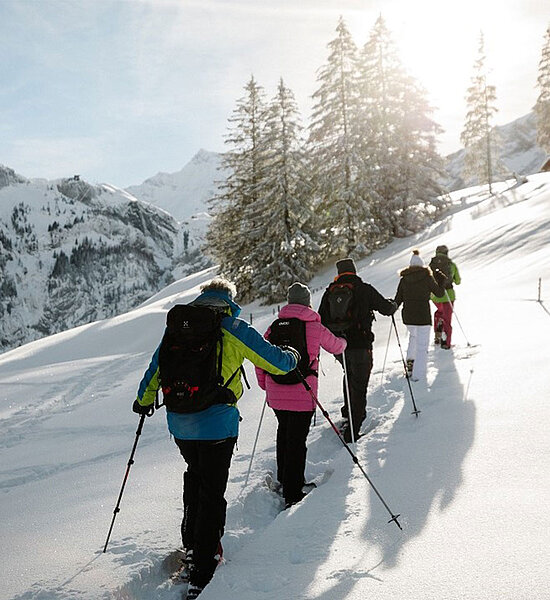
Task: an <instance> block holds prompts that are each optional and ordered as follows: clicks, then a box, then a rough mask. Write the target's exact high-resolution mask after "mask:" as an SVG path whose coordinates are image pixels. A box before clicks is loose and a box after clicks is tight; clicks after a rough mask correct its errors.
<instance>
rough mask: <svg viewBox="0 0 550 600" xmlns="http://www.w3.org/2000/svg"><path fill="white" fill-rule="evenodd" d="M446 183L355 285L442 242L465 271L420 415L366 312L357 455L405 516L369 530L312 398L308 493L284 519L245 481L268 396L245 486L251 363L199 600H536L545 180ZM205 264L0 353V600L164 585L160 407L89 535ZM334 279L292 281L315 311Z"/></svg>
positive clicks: (417, 387) (174, 456)
mask: <svg viewBox="0 0 550 600" xmlns="http://www.w3.org/2000/svg"><path fill="white" fill-rule="evenodd" d="M511 184H512V183H511V182H510V184H509V185H511ZM503 187H504V188H505V187H508V186H503ZM453 198H454V200H455V205H456V208H457V210H456V212H454V213H453V214H452V215H451V216H449V217H448V218H446V219H444V220H443V221H442V222H440V223H437V224H436V225H434V226H433V227H431V228H430V229H429V230H427V231H425V232H423V233H421V234H418V235H416V236H414V237H412V238H407V239H403V240H397V241H395V242H394V243H392V244H391V245H390V246H388V247H387V248H385V249H383V250H382V251H380V252H378V253H377V254H375V255H373V256H371V257H369V258H367V259H365V260H363V261H360V262H359V263H358V266H359V274H360V275H361V276H362V277H363V279H365V280H367V281H370V282H371V283H372V284H374V285H375V286H376V287H377V288H378V289H379V290H380V291H381V292H382V293H383V294H384V295H385V296H388V297H392V296H393V295H394V293H395V290H396V288H397V283H398V271H399V270H400V269H401V268H403V267H405V266H406V265H407V264H408V260H409V256H410V251H411V249H412V248H414V247H418V248H419V249H420V251H421V255H422V256H423V257H424V258H425V259H429V257H430V256H431V255H432V253H433V252H434V250H435V247H436V246H437V245H438V244H442V243H443V244H446V245H447V246H449V248H450V254H451V256H452V257H453V258H454V259H455V260H456V262H457V264H458V266H459V269H460V272H461V275H462V279H463V283H462V285H460V286H458V288H457V302H456V306H455V308H456V316H457V317H458V320H457V319H455V322H454V334H453V336H454V337H453V343H454V347H453V348H452V349H451V350H450V351H443V350H440V349H434V348H433V347H431V348H430V353H429V364H428V384H427V386H426V385H421V384H419V383H414V384H413V392H414V395H415V401H416V404H417V406H418V408H419V409H420V410H421V411H422V412H421V413H420V415H419V416H418V418H415V417H414V416H413V415H411V410H412V402H411V398H410V394H409V390H408V387H407V385H406V380H405V379H404V377H403V369H402V364H401V358H400V352H399V347H398V345H397V342H396V337H395V335H393V334H392V335H391V336H389V334H390V323H391V321H390V320H389V319H388V318H386V317H382V316H379V317H378V320H377V321H376V323H375V325H374V330H375V333H376V335H377V339H376V343H375V349H374V356H375V367H374V370H373V374H372V377H371V382H370V386H369V409H368V415H367V419H366V421H365V423H364V426H363V431H364V432H365V433H366V435H364V436H363V437H362V438H361V439H360V440H359V442H358V443H357V444H356V445H355V448H354V450H355V452H356V454H357V456H358V458H359V461H360V462H361V464H362V465H363V467H364V468H365V470H366V471H367V473H368V474H369V477H370V478H371V480H372V481H373V483H374V484H375V485H376V487H377V489H378V490H379V492H380V493H381V494H382V496H383V497H384V499H385V501H386V502H387V504H388V505H389V506H390V508H391V510H392V511H393V512H394V513H400V514H401V517H400V522H401V524H402V526H403V531H400V530H399V529H398V528H397V527H396V526H395V525H394V524H393V523H390V524H387V521H388V519H389V515H388V513H387V512H386V509H385V508H384V506H383V505H382V504H381V502H380V501H379V499H378V498H377V497H376V495H375V494H374V493H373V491H372V489H371V488H370V486H369V484H368V482H367V480H366V479H365V478H364V477H363V475H362V474H361V472H360V471H359V469H358V468H357V467H355V466H354V465H353V462H352V460H351V458H350V456H349V455H348V453H347V452H346V451H345V449H344V448H343V447H342V445H341V442H340V441H339V439H338V438H337V437H336V435H335V434H334V432H333V431H332V429H331V428H330V427H329V425H328V423H327V422H326V421H325V419H324V418H323V416H322V415H321V414H320V413H319V412H318V413H317V418H316V424H315V426H314V427H312V430H311V433H310V437H309V440H308V445H309V453H308V465H307V473H306V474H307V479H308V480H309V479H316V480H318V481H319V482H320V485H319V487H318V488H317V489H316V490H314V491H313V492H311V493H310V494H309V495H308V496H307V497H306V499H305V500H304V501H303V502H302V503H300V504H299V505H297V506H295V507H293V508H292V509H290V510H288V511H285V512H282V513H281V512H280V508H281V506H280V501H279V499H278V497H277V496H276V495H275V494H273V493H272V492H270V491H269V490H268V489H267V487H266V486H264V485H263V483H262V481H263V478H264V474H265V472H266V471H268V470H271V469H273V468H274V466H275V429H276V424H275V419H274V417H273V414H272V413H271V411H270V410H269V409H268V410H266V411H265V417H264V420H263V423H262V426H261V430H260V436H259V441H258V446H257V449H256V456H255V459H254V462H253V464H252V468H251V472H250V477H249V480H248V484H247V485H246V487H244V488H243V484H244V482H245V478H246V474H247V471H248V469H249V466H250V456H251V451H252V447H253V443H254V439H255V436H256V432H257V429H258V424H259V419H260V415H261V411H262V406H263V395H262V392H261V391H260V390H259V389H258V387H257V386H256V384H255V381H254V376H253V369H252V368H251V366H250V365H249V364H248V365H247V371H248V375H249V380H250V381H251V383H252V390H250V391H247V392H246V393H245V396H244V397H243V398H242V399H241V400H240V402H239V406H240V409H241V413H242V416H243V422H242V424H241V435H240V438H239V444H238V451H237V452H236V454H235V456H234V459H233V464H232V468H231V474H230V481H229V486H228V492H227V498H228V502H229V508H228V514H227V528H226V533H225V536H224V539H223V542H224V547H225V556H226V559H227V562H226V563H225V564H224V565H222V566H221V567H220V568H219V569H218V571H217V573H216V575H215V578H214V580H213V581H212V583H211V584H210V585H209V586H208V587H207V588H206V589H205V591H204V592H203V594H202V595H201V600H213V599H218V600H222V599H223V600H231V599H239V600H286V599H288V600H296V599H298V598H299V599H304V600H305V599H308V600H309V599H317V600H340V599H344V598H345V599H357V600H359V599H364V598H373V599H374V598H376V599H377V600H390V599H391V600H396V599H399V600H432V599H433V600H455V599H457V600H458V599H465V600H478V599H483V600H523V599H525V600H535V599H536V600H539V599H540V600H544V599H546V598H550V592H549V591H548V590H549V589H550V576H549V575H548V545H549V542H550V539H549V538H550V536H549V533H548V532H549V531H550V517H549V515H550V510H549V509H550V506H549V497H550V489H549V488H550V459H549V456H550V453H549V452H548V431H549V430H550V416H549V414H550V409H549V404H548V401H549V396H548V388H549V385H548V384H549V375H548V363H549V360H550V346H549V344H548V339H549V333H550V174H540V175H534V176H530V177H529V180H528V182H527V183H525V184H523V185H521V186H519V187H516V188H513V189H508V190H507V191H504V192H502V193H500V194H499V195H497V196H496V197H495V198H487V194H486V193H484V192H483V191H482V190H479V189H470V190H463V191H461V192H455V193H454V194H453ZM214 273H215V270H214V269H211V270H209V271H205V272H203V273H200V274H197V275H194V276H191V277H189V278H186V279H183V280H180V281H178V282H176V283H175V284H172V285H171V286H170V287H169V288H167V289H166V290H165V291H164V292H163V293H160V294H158V295H157V296H155V297H154V298H152V299H151V300H150V301H149V302H147V303H145V304H144V305H142V306H141V307H139V308H137V309H136V310H133V311H132V312H130V313H127V314H125V315H122V316H120V317H117V318H113V319H109V320H106V321H100V322H97V323H93V324H91V325H86V326H83V327H80V328H77V329H73V330H70V331H67V332H65V333H61V334H58V335H55V336H52V337H50V338H47V339H44V340H40V341H37V342H33V343H31V344H28V345H26V346H23V347H21V348H19V349H17V350H13V351H11V352H9V353H6V354H4V355H1V356H0V418H1V419H2V422H1V424H2V427H1V429H0V449H1V450H0V451H1V467H0V488H1V492H2V493H1V494H0V502H1V504H0V508H1V515H2V520H1V540H2V543H1V548H2V550H1V552H2V578H1V579H2V580H1V584H0V598H2V599H4V598H5V599H8V598H9V599H12V598H13V599H17V600H23V599H25V600H34V599H36V600H47V599H61V600H66V599H73V598H74V599H96V598H98V599H99V598H113V599H119V600H127V599H136V600H140V599H143V600H145V599H148V600H150V599H159V600H169V599H176V598H180V597H181V592H182V590H181V588H176V587H174V586H172V584H171V583H170V582H169V581H168V579H167V576H166V575H165V573H163V571H162V569H161V564H162V561H163V559H164V558H165V557H166V556H167V555H168V554H169V553H170V552H171V551H173V550H174V549H175V548H177V547H178V545H179V543H180V540H179V523H180V519H181V474H182V467H183V462H182V460H181V459H180V457H179V454H178V451H177V448H176V446H175V444H174V443H173V441H171V440H170V438H169V435H168V433H167V430H166V425H165V419H164V413H163V412H162V411H160V412H159V413H157V414H155V416H154V417H153V418H150V419H147V420H146V422H145V427H144V429H143V434H142V436H141V437H140V440H139V445H138V448H137V453H136V457H135V464H134V465H133V467H132V468H131V471H130V476H129V479H128V483H127V485H126V490H125V493H124V496H123V499H122V503H121V511H120V513H119V514H118V516H117V519H116V522H115V526H114V530H113V534H112V538H111V542H110V545H109V548H108V551H107V553H106V554H103V553H102V549H103V545H104V543H105V538H106V535H107V531H108V528H109V524H110V521H111V518H112V514H113V509H114V506H115V503H116V500H117V497H118V493H119V490H120V486H121V484H122V480H123V476H124V473H125V470H126V465H127V461H128V458H129V453H130V450H131V447H132V444H133V442H134V438H135V433H136V427H137V424H138V417H137V416H136V415H135V414H133V413H132V412H131V404H132V401H133V399H134V397H135V392H136V388H137V385H138V383H139V380H140V378H141V376H142V373H143V371H144V370H145V368H146V367H147V364H148V361H149V357H150V354H151V352H152V351H153V350H154V348H155V347H156V345H157V343H158V341H159V337H160V334H161V331H162V328H163V323H164V318H165V313H166V310H167V309H168V308H169V307H170V306H172V305H173V304H174V303H175V302H178V301H179V302H185V301H188V300H190V299H191V298H193V297H194V296H195V295H196V294H197V292H198V289H199V286H200V284H201V282H203V281H206V280H208V279H209V278H211V277H212V276H213V274H214ZM333 276H334V268H333V267H332V266H330V267H327V268H326V269H324V270H322V271H320V272H319V273H318V274H317V276H316V277H315V278H314V279H313V281H312V282H310V285H311V287H312V288H313V289H314V290H315V292H314V306H315V307H317V306H318V303H319V301H320V297H321V294H322V289H324V287H325V286H326V285H327V284H328V282H329V281H330V280H331V279H332V278H333ZM539 278H540V279H541V280H542V286H541V299H542V300H543V302H542V303H540V302H537V299H538V294H539ZM545 299H546V300H547V302H544V300H545ZM274 308H276V307H265V306H261V305H260V304H259V303H254V304H253V305H248V306H245V307H243V313H242V314H243V316H244V317H245V318H250V315H251V314H252V316H253V321H254V325H255V326H256V327H257V328H258V329H259V330H260V331H262V332H263V331H264V330H265V328H266V327H267V326H268V325H269V323H270V322H271V320H272V318H273V309H274ZM396 321H397V323H398V330H399V335H400V340H401V344H402V346H405V345H406V338H407V336H406V330H405V328H404V326H403V325H402V323H401V319H400V317H399V316H398V317H397V319H396ZM388 340H389V345H388ZM386 349H387V356H386ZM384 359H385V360H384ZM322 366H323V369H322V370H323V372H322V374H321V380H320V393H319V399H320V401H321V403H322V404H323V406H324V407H325V408H326V409H327V410H328V411H329V413H330V415H331V417H332V418H333V419H334V420H335V421H336V422H337V423H338V421H339V407H340V404H341V402H342V393H341V371H340V366H339V365H338V364H337V363H336V362H335V361H334V359H333V358H332V357H331V356H329V355H326V354H323V356H322Z"/></svg>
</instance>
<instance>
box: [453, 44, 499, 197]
mask: <svg viewBox="0 0 550 600" xmlns="http://www.w3.org/2000/svg"><path fill="white" fill-rule="evenodd" d="M486 59H487V57H486V55H485V41H484V36H483V32H481V33H480V36H479V45H478V53H477V58H476V60H475V62H474V74H473V76H472V80H471V85H470V87H469V88H468V90H467V94H466V104H467V113H466V122H465V124H464V129H463V131H462V133H461V134H460V141H461V142H462V143H463V144H464V149H465V156H464V172H463V174H464V179H465V180H466V181H468V182H469V183H473V182H476V181H477V183H479V184H485V183H487V184H489V193H491V194H492V193H493V189H492V182H493V181H494V180H495V178H498V177H501V176H503V175H504V174H505V172H506V168H505V167H504V166H503V165H502V163H500V160H499V157H498V154H499V140H498V136H497V132H496V130H495V129H494V127H493V126H492V120H493V117H494V115H495V114H496V113H497V111H498V109H497V108H496V106H495V102H496V88H495V86H494V85H489V84H488V83H487V69H486V66H485V61H486Z"/></svg>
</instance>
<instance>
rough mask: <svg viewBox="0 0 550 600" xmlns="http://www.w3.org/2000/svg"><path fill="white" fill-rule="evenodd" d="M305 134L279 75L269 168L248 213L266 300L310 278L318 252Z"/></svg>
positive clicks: (253, 265)
mask: <svg viewBox="0 0 550 600" xmlns="http://www.w3.org/2000/svg"><path fill="white" fill-rule="evenodd" d="M301 132H302V127H301V125H300V116H299V111H298V107H297V104H296V101H295V99H294V95H293V93H292V91H291V90H290V89H289V88H288V87H286V86H285V84H284V82H283V80H282V79H281V80H280V82H279V86H278V89H277V94H276V95H275V97H274V98H273V100H272V101H271V103H270V106H269V111H268V117H267V126H266V130H265V135H264V136H263V138H262V144H263V148H264V151H263V157H264V158H265V168H264V170H263V172H262V178H261V180H260V181H259V182H258V186H257V187H256V190H255V191H256V196H257V197H256V200H255V202H254V203H252V204H249V205H248V206H247V209H246V211H245V214H244V219H245V222H246V223H249V224H250V226H249V235H250V236H251V239H252V240H253V245H252V247H250V248H249V250H250V253H249V254H248V256H247V257H246V264H247V266H248V267H250V269H251V272H252V284H253V290H254V295H255V296H256V295H257V296H260V297H262V298H264V299H265V300H266V301H267V302H268V303H271V302H277V301H280V300H283V299H284V298H285V297H286V294H287V289H288V287H289V286H290V285H291V284H292V283H294V282H295V281H300V282H304V283H305V282H307V281H309V280H310V279H311V277H312V275H313V272H314V266H315V265H316V263H317V261H318V256H319V245H318V244H317V242H316V241H315V237H316V233H315V224H314V218H315V215H314V212H313V206H312V198H313V196H312V186H311V182H310V175H309V172H308V169H307V162H306V156H305V152H304V145H303V139H302V136H301Z"/></svg>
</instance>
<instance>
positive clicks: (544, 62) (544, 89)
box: [534, 25, 550, 154]
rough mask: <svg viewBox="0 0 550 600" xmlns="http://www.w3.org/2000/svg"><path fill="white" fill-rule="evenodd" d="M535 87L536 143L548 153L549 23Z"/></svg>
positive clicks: (549, 95) (549, 124)
mask: <svg viewBox="0 0 550 600" xmlns="http://www.w3.org/2000/svg"><path fill="white" fill-rule="evenodd" d="M537 87H538V88H539V90H540V93H539V96H538V98H537V102H536V104H535V109H534V110H535V115H536V116H537V143H538V145H539V146H540V147H541V148H542V149H543V150H545V151H546V152H547V153H548V154H550V25H549V26H548V28H547V29H546V35H545V38H544V46H543V47H542V56H541V59H540V62H539V75H538V78H537Z"/></svg>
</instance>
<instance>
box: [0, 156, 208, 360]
mask: <svg viewBox="0 0 550 600" xmlns="http://www.w3.org/2000/svg"><path fill="white" fill-rule="evenodd" d="M199 247H200V244H199V243H198V242H197V241H196V240H195V238H194V233H193V232H191V233H189V231H188V230H187V234H186V236H185V239H184V230H182V227H181V225H180V224H179V223H178V222H177V221H176V220H175V219H174V218H173V217H172V216H171V215H169V214H168V213H166V212H164V211H163V210H159V209H157V208H155V207H153V206H151V205H149V204H146V203H143V202H140V201H138V200H137V199H136V198H134V197H132V196H131V195H130V194H129V193H127V192H125V191H123V190H120V189H118V188H115V187H112V186H108V185H91V184H89V183H87V182H85V181H81V180H78V179H75V178H72V179H63V180H60V181H54V182H51V181H43V180H42V181H39V180H36V181H31V180H27V179H25V178H24V177H21V176H20V175H17V174H16V173H15V172H14V171H13V170H11V169H9V168H7V167H0V269H1V279H0V351H3V350H6V349H9V348H13V347H16V346H19V345H21V344H23V343H26V342H28V341H32V340H34V339H37V338H39V337H43V336H46V335H51V334H53V333H57V332H60V331H63V330H65V329H68V328H70V327H74V326H76V325H81V324H84V323H89V322H91V321H95V320H98V319H102V318H106V317H110V316H113V315H116V314H119V313H121V312H125V311H127V310H129V309H130V308H133V307H135V306H137V305H138V304H140V303H141V302H143V301H145V300H146V299H148V298H149V297H150V296H151V295H152V294H154V293H155V292H157V291H158V290H160V289H162V288H163V287H164V286H166V285H167V284H168V283H170V282H171V281H173V280H174V278H175V277H181V276H184V275H186V274H188V273H191V272H194V271H196V270H199V269H200V268H203V267H205V266H208V265H209V262H208V260H207V259H206V258H204V257H203V256H202V253H201V252H200V251H199Z"/></svg>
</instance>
